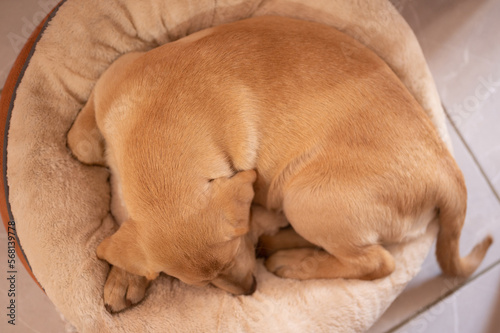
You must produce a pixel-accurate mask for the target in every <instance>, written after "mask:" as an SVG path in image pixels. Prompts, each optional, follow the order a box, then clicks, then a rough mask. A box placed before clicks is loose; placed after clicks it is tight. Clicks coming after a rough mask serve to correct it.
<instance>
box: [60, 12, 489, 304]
mask: <svg viewBox="0 0 500 333" xmlns="http://www.w3.org/2000/svg"><path fill="white" fill-rule="evenodd" d="M346 50H347V51H348V52H346ZM97 129H98V130H97ZM89 144H90V147H91V149H88V147H89ZM68 145H69V147H70V148H71V150H72V151H73V153H74V155H75V156H76V157H77V158H78V159H79V160H80V161H82V162H84V163H87V164H101V165H108V166H109V167H110V168H111V171H112V174H113V175H114V176H115V177H117V179H119V186H118V187H117V190H116V195H118V196H120V198H121V199H122V200H123V203H124V206H125V207H126V216H127V217H126V218H127V220H126V221H125V222H124V223H123V225H121V227H120V228H119V230H118V231H117V232H116V233H115V234H113V235H112V236H110V237H108V238H107V239H105V240H104V241H103V242H102V243H101V244H100V245H99V247H98V249H97V255H98V257H99V258H102V259H105V260H106V261H108V262H109V263H110V264H112V265H114V267H113V268H112V270H111V272H110V274H109V276H108V280H107V283H106V286H105V301H106V303H107V304H108V305H109V306H110V310H111V311H119V310H121V309H123V308H125V307H126V306H127V305H130V304H132V303H136V302H138V301H139V300H140V299H142V297H143V296H144V290H145V288H146V287H147V284H148V281H150V280H153V279H155V278H156V277H157V276H158V275H159V274H160V273H161V272H164V273H166V274H168V275H171V276H174V277H177V278H179V279H180V280H182V281H184V282H186V283H188V284H193V285H206V284H209V283H211V284H213V285H215V286H217V287H220V288H222V289H224V290H227V291H229V292H231V293H234V294H250V293H252V292H253V291H254V290H255V286H256V284H255V279H254V277H253V275H252V271H253V269H254V264H255V255H254V243H255V241H256V238H257V237H258V236H259V235H261V234H262V233H273V232H276V231H277V230H278V228H279V227H282V226H284V225H286V224H287V223H288V222H289V223H290V224H291V226H293V229H294V230H295V231H293V230H284V231H282V232H280V233H278V234H277V235H276V236H275V237H274V238H273V237H271V238H270V237H266V238H263V239H262V243H263V244H264V246H265V247H266V250H267V251H268V253H272V255H271V256H270V257H269V258H268V259H267V261H266V266H267V268H268V269H269V270H270V271H271V272H274V273H275V274H277V275H279V276H282V277H288V278H296V279H315V278H352V279H378V278H382V277H384V276H387V275H388V274H390V273H391V272H392V271H393V270H394V265H395V264H394V259H393V257H392V256H391V254H390V253H389V252H388V251H387V250H386V249H385V248H384V247H383V245H384V244H390V243H398V242H404V241H407V240H409V239H411V238H413V237H416V236H418V235H420V234H422V233H423V232H424V231H425V229H426V227H427V225H428V224H429V223H430V221H432V220H433V219H434V218H435V217H436V216H437V217H438V219H439V226H440V231H439V236H438V241H437V253H436V254H437V258H438V261H439V263H440V265H441V267H442V269H443V271H444V272H445V273H446V274H450V275H454V276H464V277H465V276H468V275H470V274H471V273H472V272H473V271H474V270H475V269H476V268H477V267H478V265H479V264H480V262H481V260H482V259H483V257H484V255H485V253H486V251H487V249H488V247H489V245H490V244H491V242H492V239H491V237H488V238H486V239H485V240H483V241H482V242H481V243H480V244H478V245H477V246H476V247H475V248H474V249H473V250H472V252H471V254H469V255H468V256H467V257H465V258H460V256H459V237H460V231H461V228H462V225H463V223H464V218H465V210H466V189H465V185H464V180H463V177H462V174H461V172H460V170H459V168H458V166H457V164H456V163H455V161H454V159H453V158H452V156H451V155H450V153H449V152H448V150H447V149H446V148H445V147H444V145H443V143H442V142H441V140H440V138H439V137H438V135H437V133H436V131H435V128H434V127H433V125H432V124H431V122H430V120H429V119H428V117H427V116H426V114H425V113H424V111H423V110H422V109H421V107H420V105H419V104H418V103H417V102H416V101H415V100H414V98H413V97H412V96H411V95H410V93H409V92H408V91H407V90H406V88H405V87H404V86H403V84H402V83H401V82H400V81H399V79H398V78H397V77H396V75H395V74H394V73H393V72H392V71H391V69H390V68H389V67H388V66H387V65H386V64H385V63H384V62H383V61H382V60H381V59H380V58H378V57H377V56H376V55H375V54H374V53H373V52H371V51H370V50H368V49H367V48H365V47H363V46H362V45H361V44H359V43H358V42H356V41H355V40H353V39H352V38H350V37H348V36H347V35H344V34H342V33H340V32H339V31H337V30H335V29H333V28H331V27H328V26H325V25H321V24H316V23H309V22H304V21H298V20H293V19H288V18H278V17H261V18H253V19H248V20H244V21H239V22H236V23H233V24H228V25H223V26H219V27H216V28H211V29H209V30H205V31H202V32H198V33H195V34H193V35H191V36H189V37H187V38H184V39H181V40H179V41H176V42H173V43H169V44H167V45H164V46H161V47H159V48H157V49H154V50H152V51H149V52H147V53H133V54H128V55H125V56H123V57H121V58H120V59H118V60H117V61H116V62H115V63H114V64H113V65H112V66H111V67H110V68H109V69H108V70H107V71H106V72H105V74H104V75H103V76H102V77H101V79H100V80H99V82H98V83H97V84H96V86H95V89H94V91H93V93H92V95H91V97H90V99H89V101H88V103H87V105H86V106H85V108H84V109H83V110H82V111H81V113H80V114H79V116H78V118H77V119H76V121H75V124H74V126H73V127H72V129H71V130H70V132H69V134H68ZM252 204H253V206H252V214H250V210H251V205H252ZM250 215H251V217H252V220H251V221H250ZM285 217H286V219H285ZM287 221H288V222H287ZM299 235H300V236H299ZM314 247H319V248H321V249H322V250H318V249H317V248H314ZM318 254H319V255H320V257H321V260H316V263H315V264H314V265H312V266H308V265H302V263H304V262H307V260H311V259H312V260H314V259H315V258H318ZM311 267H312V268H311ZM130 273H131V274H130Z"/></svg>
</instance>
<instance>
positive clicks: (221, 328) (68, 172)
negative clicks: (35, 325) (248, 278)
mask: <svg viewBox="0 0 500 333" xmlns="http://www.w3.org/2000/svg"><path fill="white" fill-rule="evenodd" d="M268 14H272V15H281V16H289V17H294V18H299V19H305V20H310V21H316V22H321V23H325V24H329V25H331V26H334V27H337V28H339V29H340V30H342V31H344V32H346V33H348V34H349V35H352V36H353V37H355V38H357V39H358V40H359V41H361V42H363V43H364V44H365V45H367V46H368V47H370V48H371V49H373V50H374V51H375V52H376V53H377V54H379V55H380V56H381V57H382V58H383V59H384V60H385V61H386V62H387V63H388V64H389V65H390V66H391V68H392V69H393V70H394V72H395V73H396V74H397V75H398V76H399V77H400V78H401V80H402V81H403V82H404V83H405V84H406V86H407V87H408V89H409V90H410V92H412V93H413V95H414V96H415V98H416V99H417V100H418V101H419V102H420V103H421V105H422V106H423V107H424V108H425V110H426V111H427V112H428V114H429V116H430V117H431V119H432V121H433V123H434V124H435V126H436V128H437V129H438V131H439V133H440V135H441V137H442V138H443V140H444V141H445V142H446V143H447V144H448V146H449V147H450V149H451V146H450V145H449V142H450V140H449V137H448V133H447V131H446V127H445V123H444V113H443V110H442V108H441V104H440V101H439V97H438V95H437V92H436V88H435V85H434V82H433V80H432V77H431V75H430V72H429V69H428V67H427V65H426V62H425V60H424V57H423V54H422V51H421V49H420V47H419V45H418V43H417V40H416V38H415V36H414V35H413V33H412V31H411V30H410V28H409V26H408V25H407V24H406V22H405V21H404V20H403V19H402V18H401V16H400V15H399V14H398V13H397V11H396V10H395V8H394V7H393V6H392V5H391V4H390V3H389V2H388V1H384V0H371V1H367V2H365V1H348V0H314V1H309V0H250V1H248V0H196V1H195V0H144V1H136V0H107V1H100V0H67V1H66V2H64V3H63V4H62V6H61V7H60V8H59V11H58V12H57V14H56V15H55V16H54V17H53V18H52V20H51V21H50V23H49V25H48V27H47V29H46V30H45V32H44V33H43V35H42V37H41V39H40V41H39V42H38V44H37V46H36V51H35V53H34V55H33V57H32V58H31V60H30V62H29V66H28V67H27V69H26V72H25V74H24V77H23V79H22V82H21V84H20V85H19V87H18V90H17V97H16V100H15V104H14V109H13V111H12V118H11V123H10V129H9V132H8V135H9V136H8V147H7V152H8V160H7V167H8V169H7V176H8V184H9V187H10V204H11V208H12V213H13V216H14V218H15V220H16V222H17V232H18V235H19V238H20V239H21V242H22V245H23V247H24V251H25V253H26V255H27V257H28V259H29V261H30V264H31V267H32V269H33V272H34V274H35V276H36V277H37V279H38V281H39V282H40V284H41V285H42V286H43V287H44V289H45V291H46V293H47V295H48V296H49V298H50V299H51V300H52V301H53V302H54V304H55V305H56V307H57V308H58V309H59V310H60V312H61V313H62V314H63V315H64V316H65V318H66V319H67V320H68V321H69V322H70V323H71V324H72V325H73V326H74V331H78V332H82V333H83V332H92V333H94V332H361V331H364V330H366V329H367V328H369V327H370V326H371V325H372V324H373V323H374V322H375V321H376V319H377V318H378V317H379V316H380V315H381V314H382V313H383V312H384V311H385V309H386V308H387V307H388V306H389V305H390V303H391V302H392V301H393V300H394V298H395V297H396V296H397V295H398V294H399V293H400V292H401V291H402V289H403V288H404V286H405V285H406V284H407V283H408V281H409V280H410V279H411V278H412V277H413V276H414V275H415V274H416V273H417V272H418V270H419V268H420V265H421V264H422V261H423V260H424V258H425V256H426V255H427V252H428V251H429V249H430V246H431V244H432V241H433V239H434V236H435V228H430V229H429V230H428V232H427V234H426V235H424V236H422V237H421V238H419V239H417V240H415V241H413V242H411V243H408V244H403V245H399V246H395V247H393V248H391V249H390V250H391V252H392V253H393V254H394V256H395V259H396V262H397V266H396V271H395V272H394V273H393V274H392V275H390V276H389V277H387V278H385V279H380V280H377V281H373V282H366V281H357V280H341V279H337V280H314V281H303V282H300V281H294V280H286V279H280V278H278V277H276V276H274V275H272V274H270V273H269V272H267V271H266V270H265V268H264V267H263V265H262V263H260V264H259V265H258V268H257V280H258V290H257V292H256V293H255V294H254V295H252V296H239V297H235V296H231V295H229V294H227V293H225V292H223V291H221V290H218V289H215V288H204V289H200V288H195V287H190V286H186V285H184V284H182V283H180V282H179V281H177V280H174V279H172V278H170V277H166V276H162V277H161V278H159V279H158V280H156V281H155V282H154V283H153V285H152V287H151V288H150V289H149V291H148V293H147V296H146V298H145V300H144V301H143V302H142V303H141V304H140V305H138V306H136V307H134V308H132V309H130V310H128V311H125V312H123V313H120V314H118V315H110V314H109V313H108V312H106V310H105V309H104V306H103V300H102V293H103V285H104V281H105V279H106V274H107V271H108V265H107V264H106V263H105V262H102V261H100V260H98V259H97V258H96V255H95V249H96V246H97V245H98V244H99V242H100V241H101V240H102V239H103V238H104V237H106V236H108V235H109V234H111V233H112V232H114V230H115V229H116V226H115V224H114V221H113V219H112V218H111V217H110V215H109V206H110V187H109V183H108V181H107V180H108V171H107V170H106V169H104V168H99V167H89V166H84V165H82V164H80V163H79V162H78V161H76V160H75V159H73V158H72V157H71V155H70V153H69V151H68V149H67V147H66V133H67V131H68V130H69V128H70V126H71V124H72V122H73V121H74V119H75V117H76V115H77V113H78V111H79V110H80V109H81V107H82V106H83V105H84V103H85V102H86V100H87V98H88V96H89V94H90V91H91V89H92V87H93V85H94V83H95V82H96V80H97V79H98V77H99V76H100V75H101V73H102V72H103V71H104V70H105V69H106V68H107V67H108V66H109V65H110V64H111V63H112V62H113V61H114V60H115V59H116V58H117V57H118V56H120V55H121V54H124V53H127V52H130V51H134V50H148V49H151V48H154V47H156V46H158V45H161V44H164V43H168V42H170V41H173V40H176V39H178V38H181V37H183V36H186V35H188V34H190V33H193V32H195V31H198V30H201V29H204V28H207V27H210V26H214V25H218V24H222V23H227V22H232V21H235V20H240V19H243V18H247V17H251V16H260V15H268ZM346 52H349V50H346Z"/></svg>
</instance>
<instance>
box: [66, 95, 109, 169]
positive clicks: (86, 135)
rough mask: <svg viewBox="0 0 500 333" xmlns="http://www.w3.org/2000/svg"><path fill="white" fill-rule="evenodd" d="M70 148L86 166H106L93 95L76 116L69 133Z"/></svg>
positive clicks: (102, 139)
mask: <svg viewBox="0 0 500 333" xmlns="http://www.w3.org/2000/svg"><path fill="white" fill-rule="evenodd" d="M68 148H69V149H70V150H71V152H72V153H73V155H74V156H75V157H76V158H77V159H78V160H79V161H80V162H82V163H84V164H89V165H102V166H104V165H105V164H106V161H105V158H104V138H103V136H102V134H101V132H100V131H99V129H98V128H97V123H96V119H95V105H94V98H93V94H91V95H90V98H89V100H88V101H87V104H85V106H84V107H83V109H82V110H81V111H80V113H79V114H78V115H77V116H76V120H75V122H74V123H73V125H72V126H71V129H70V130H69V132H68Z"/></svg>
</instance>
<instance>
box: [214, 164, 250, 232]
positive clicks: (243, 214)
mask: <svg viewBox="0 0 500 333" xmlns="http://www.w3.org/2000/svg"><path fill="white" fill-rule="evenodd" d="M256 178H257V173H256V172H255V171H254V170H247V171H241V172H238V173H237V174H235V175H234V176H232V177H231V178H225V179H218V180H217V181H218V182H217V183H218V185H219V186H220V187H221V188H220V191H221V192H222V193H224V195H223V196H222V197H221V199H222V200H223V202H222V203H221V205H222V206H223V207H224V211H225V214H226V216H227V218H228V220H229V221H230V223H231V228H230V229H231V230H230V232H229V235H228V237H229V238H233V237H237V236H241V235H244V234H246V233H247V232H248V230H249V227H250V222H249V219H250V206H251V204H252V200H253V197H254V194H255V193H254V190H253V183H254V182H255V180H256Z"/></svg>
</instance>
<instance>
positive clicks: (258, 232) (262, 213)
mask: <svg viewBox="0 0 500 333" xmlns="http://www.w3.org/2000/svg"><path fill="white" fill-rule="evenodd" d="M250 210H251V212H250V234H249V236H250V238H251V240H252V242H253V243H254V244H257V241H258V240H259V237H260V236H262V235H275V234H276V233H277V232H278V231H279V229H280V228H283V227H286V226H287V225H288V224H289V223H288V221H287V219H286V217H285V215H283V214H280V213H275V212H273V211H270V210H268V209H265V208H264V207H262V206H260V205H256V204H252V206H251V207H250Z"/></svg>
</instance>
